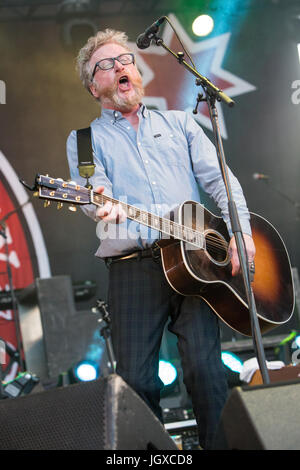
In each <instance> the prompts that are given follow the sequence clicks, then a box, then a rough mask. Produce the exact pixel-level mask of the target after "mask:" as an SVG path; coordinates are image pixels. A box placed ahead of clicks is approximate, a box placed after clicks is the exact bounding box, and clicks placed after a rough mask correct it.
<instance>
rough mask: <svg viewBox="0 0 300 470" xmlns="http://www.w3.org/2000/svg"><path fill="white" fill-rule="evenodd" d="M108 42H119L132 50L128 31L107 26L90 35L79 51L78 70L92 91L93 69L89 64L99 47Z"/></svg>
mask: <svg viewBox="0 0 300 470" xmlns="http://www.w3.org/2000/svg"><path fill="white" fill-rule="evenodd" d="M108 43H115V44H119V45H120V46H123V47H124V48H125V49H126V50H128V51H130V48H129V46H128V36H127V35H126V33H124V32H122V31H116V30H114V29H108V28H107V29H105V30H104V31H98V33H97V34H96V35H95V36H92V37H90V38H89V39H88V41H87V43H86V44H85V45H84V46H83V47H82V48H81V49H80V51H79V53H78V56H77V70H78V73H79V76H80V80H81V81H82V83H83V85H84V87H85V88H86V89H87V90H88V91H90V84H91V81H92V70H91V67H90V64H89V61H90V58H91V57H92V55H93V54H94V52H95V51H96V50H97V49H99V47H101V46H103V45H104V44H108Z"/></svg>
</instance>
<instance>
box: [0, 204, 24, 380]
mask: <svg viewBox="0 0 300 470" xmlns="http://www.w3.org/2000/svg"><path fill="white" fill-rule="evenodd" d="M28 202H29V201H26V202H25V203H24V204H22V205H20V206H19V207H18V208H17V209H15V210H13V211H10V212H8V213H7V214H6V215H5V216H4V217H3V218H2V219H1V220H0V235H2V237H3V238H4V246H5V255H6V270H7V277H8V283H9V289H10V293H11V300H12V312H13V318H14V321H15V326H16V339H17V351H18V352H17V357H18V359H19V360H18V362H19V366H20V370H21V372H24V370H25V369H24V364H23V359H22V341H21V329H20V322H19V317H18V313H17V299H16V295H15V290H14V287H13V278H12V271H11V267H10V262H9V250H8V245H7V235H6V220H7V219H8V218H9V217H10V216H11V215H13V214H15V213H16V212H18V211H19V210H20V209H21V208H22V207H23V206H25V205H26V204H28Z"/></svg>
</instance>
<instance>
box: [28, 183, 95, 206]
mask: <svg viewBox="0 0 300 470" xmlns="http://www.w3.org/2000/svg"><path fill="white" fill-rule="evenodd" d="M35 183H36V188H37V189H38V194H37V195H38V196H39V197H40V198H42V199H46V202H45V207H47V206H48V205H49V204H50V202H51V201H52V200H53V201H57V202H58V206H57V207H58V209H60V208H61V207H62V204H64V203H67V204H71V207H74V205H78V204H79V205H82V204H90V203H91V196H90V191H89V190H88V189H87V188H84V187H82V186H79V185H78V184H76V183H74V182H73V181H64V180H63V179H61V178H51V177H50V176H48V175H46V176H44V175H38V176H37V177H36V180H35ZM71 207H70V208H71ZM74 210H75V208H74Z"/></svg>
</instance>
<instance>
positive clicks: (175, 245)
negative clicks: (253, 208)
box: [159, 201, 294, 336]
mask: <svg viewBox="0 0 300 470" xmlns="http://www.w3.org/2000/svg"><path fill="white" fill-rule="evenodd" d="M174 217H175V220H177V219H178V222H179V223H180V224H182V225H184V226H185V227H191V228H193V229H195V230H196V229H199V231H203V232H204V237H205V243H204V249H198V248H195V247H194V246H192V245H191V244H189V243H187V242H183V241H179V240H175V239H172V238H171V239H167V240H164V239H162V240H161V241H160V242H159V245H160V248H161V254H162V263H163V268H164V272H165V275H166V278H167V280H168V282H169V284H170V285H171V286H172V288H173V289H174V290H175V291H177V292H178V293H180V294H182V295H185V296H186V295H197V296H200V297H202V298H203V299H204V300H205V301H206V302H207V303H208V304H209V305H210V307H211V308H212V309H213V311H214V312H215V313H216V314H217V315H218V316H219V317H220V318H221V319H222V320H223V321H224V322H225V323H227V324H228V326H230V327H231V328H233V329H234V330H236V331H238V332H240V333H242V334H244V335H247V336H251V335H252V330H251V319H250V314H249V309H248V303H247V297H246V293H245V288H244V282H243V277H242V275H241V274H238V275H237V276H234V277H233V276H232V275H231V262H230V259H229V257H228V254H227V251H226V249H225V248H224V246H225V244H224V242H226V244H227V243H228V242H229V235H228V231H227V227H226V224H225V223H224V221H223V219H222V218H221V217H217V216H215V215H214V214H212V213H211V212H210V211H208V210H207V209H205V208H204V207H203V206H202V205H200V204H198V203H196V202H194V201H186V202H185V203H184V204H182V205H181V206H179V208H178V210H177V212H176V213H175V214H174ZM199 225H200V226H199ZM251 227H252V236H253V239H254V243H255V247H256V255H255V275H254V282H253V283H252V288H253V293H254V297H255V303H256V309H257V314H258V319H259V324H260V328H261V332H262V333H266V332H267V331H270V330H271V329H273V328H275V327H276V326H279V325H281V324H283V323H285V322H287V321H288V320H289V319H290V318H291V316H292V313H293V309H294V289H293V280H292V272H291V266H290V261H289V257H288V253H287V250H286V248H285V245H284V243H283V241H282V239H281V237H280V235H279V234H278V232H277V231H276V229H275V228H274V227H273V226H272V225H271V224H270V223H269V222H267V221H266V220H265V219H264V218H263V217H260V216H258V215H256V214H252V213H251Z"/></svg>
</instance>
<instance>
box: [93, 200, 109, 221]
mask: <svg viewBox="0 0 300 470" xmlns="http://www.w3.org/2000/svg"><path fill="white" fill-rule="evenodd" d="M111 210H112V203H111V202H110V201H107V202H106V203H105V204H104V206H102V207H100V208H99V209H98V210H97V212H96V214H97V216H98V217H100V218H101V219H104V217H107V216H108V215H109V214H110V212H111Z"/></svg>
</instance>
